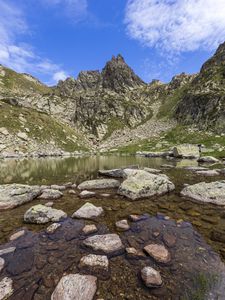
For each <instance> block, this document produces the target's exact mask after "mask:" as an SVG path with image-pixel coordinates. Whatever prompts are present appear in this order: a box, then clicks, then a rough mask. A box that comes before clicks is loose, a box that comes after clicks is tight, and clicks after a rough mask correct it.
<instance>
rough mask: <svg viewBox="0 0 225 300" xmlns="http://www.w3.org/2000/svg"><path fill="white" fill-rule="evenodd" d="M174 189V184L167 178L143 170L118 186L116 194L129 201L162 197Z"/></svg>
mask: <svg viewBox="0 0 225 300" xmlns="http://www.w3.org/2000/svg"><path fill="white" fill-rule="evenodd" d="M174 189H175V186H174V184H173V183H172V182H171V181H170V180H169V179H168V177H167V176H161V175H155V174H151V173H148V172H146V171H143V170H137V171H136V173H135V174H133V175H131V176H128V178H127V179H126V180H125V181H124V182H123V183H122V184H121V185H120V187H119V190H118V194H120V195H122V196H125V197H127V198H129V199H131V200H137V199H140V198H146V197H151V196H154V195H157V196H159V195H163V194H166V193H168V192H170V191H173V190H174Z"/></svg>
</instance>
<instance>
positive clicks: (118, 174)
mask: <svg viewBox="0 0 225 300" xmlns="http://www.w3.org/2000/svg"><path fill="white" fill-rule="evenodd" d="M98 173H99V174H100V175H103V176H108V177H115V178H123V176H124V172H123V169H112V170H99V171H98Z"/></svg>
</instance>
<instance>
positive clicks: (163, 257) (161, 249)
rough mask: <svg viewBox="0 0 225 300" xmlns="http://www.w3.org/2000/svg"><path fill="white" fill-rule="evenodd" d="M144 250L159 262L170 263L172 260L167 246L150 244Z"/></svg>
mask: <svg viewBox="0 0 225 300" xmlns="http://www.w3.org/2000/svg"><path fill="white" fill-rule="evenodd" d="M144 250H145V251H146V252H147V253H148V254H149V255H150V256H151V257H153V258H154V259H155V260H156V261H157V262H160V263H168V262H170V260H171V256H170V253H169V251H168V250H167V249H166V247H165V246H163V245H159V244H150V245H147V246H145V247H144Z"/></svg>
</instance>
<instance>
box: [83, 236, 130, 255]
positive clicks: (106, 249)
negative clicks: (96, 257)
mask: <svg viewBox="0 0 225 300" xmlns="http://www.w3.org/2000/svg"><path fill="white" fill-rule="evenodd" d="M84 245H85V246H87V247H89V248H91V249H92V250H94V251H101V252H103V253H105V254H114V253H118V252H121V251H123V250H124V246H123V244H122V241H121V239H120V237H119V236H118V235H117V234H103V235H94V236H91V237H88V238H87V239H86V240H84Z"/></svg>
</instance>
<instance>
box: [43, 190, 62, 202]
mask: <svg viewBox="0 0 225 300" xmlns="http://www.w3.org/2000/svg"><path fill="white" fill-rule="evenodd" d="M62 196H63V193H62V192H60V191H59V190H53V189H46V190H43V191H42V194H41V195H40V196H39V199H43V200H56V199H59V198H61V197H62Z"/></svg>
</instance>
